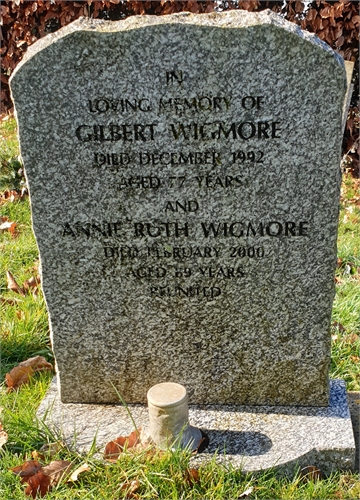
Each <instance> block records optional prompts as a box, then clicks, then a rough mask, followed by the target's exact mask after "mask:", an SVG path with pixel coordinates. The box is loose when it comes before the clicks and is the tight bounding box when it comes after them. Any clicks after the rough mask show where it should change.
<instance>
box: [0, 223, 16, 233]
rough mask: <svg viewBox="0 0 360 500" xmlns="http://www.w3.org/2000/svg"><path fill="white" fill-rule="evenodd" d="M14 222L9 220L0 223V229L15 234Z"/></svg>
mask: <svg viewBox="0 0 360 500" xmlns="http://www.w3.org/2000/svg"><path fill="white" fill-rule="evenodd" d="M16 226H17V224H16V222H11V221H9V220H7V221H5V222H3V223H2V224H0V231H9V233H10V234H11V235H12V236H15V235H16Z"/></svg>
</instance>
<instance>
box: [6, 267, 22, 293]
mask: <svg viewBox="0 0 360 500" xmlns="http://www.w3.org/2000/svg"><path fill="white" fill-rule="evenodd" d="M6 280H7V287H8V289H9V290H12V291H13V292H15V293H19V294H20V295H22V296H24V295H25V291H24V289H23V288H21V286H19V285H18V284H17V282H16V280H15V278H14V276H13V275H12V273H11V272H10V271H6Z"/></svg>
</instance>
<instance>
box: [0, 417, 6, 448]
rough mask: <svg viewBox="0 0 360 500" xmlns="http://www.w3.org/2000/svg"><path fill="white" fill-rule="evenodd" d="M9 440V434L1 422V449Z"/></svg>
mask: <svg viewBox="0 0 360 500" xmlns="http://www.w3.org/2000/svg"><path fill="white" fill-rule="evenodd" d="M7 440H8V435H7V432H5V431H4V429H3V426H2V423H1V422H0V448H2V447H3V446H4V444H5V443H6V441H7Z"/></svg>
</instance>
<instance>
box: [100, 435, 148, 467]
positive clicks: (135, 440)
mask: <svg viewBox="0 0 360 500" xmlns="http://www.w3.org/2000/svg"><path fill="white" fill-rule="evenodd" d="M140 430H141V429H138V430H137V431H133V432H132V433H131V434H130V435H129V436H119V437H118V438H116V439H114V440H113V441H110V442H109V443H108V444H107V445H106V446H105V450H104V458H105V459H106V460H111V461H116V460H117V459H118V458H119V455H120V453H122V452H123V451H124V450H128V449H130V448H134V447H135V446H136V445H138V444H140Z"/></svg>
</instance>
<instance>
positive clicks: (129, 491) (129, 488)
mask: <svg viewBox="0 0 360 500" xmlns="http://www.w3.org/2000/svg"><path fill="white" fill-rule="evenodd" d="M139 488H140V481H139V480H137V479H136V480H134V481H131V483H124V484H123V485H122V486H121V488H120V489H121V491H125V492H126V493H125V495H126V496H125V498H140V497H139V495H136V493H135V492H136V491H137V490H138V489H139Z"/></svg>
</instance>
